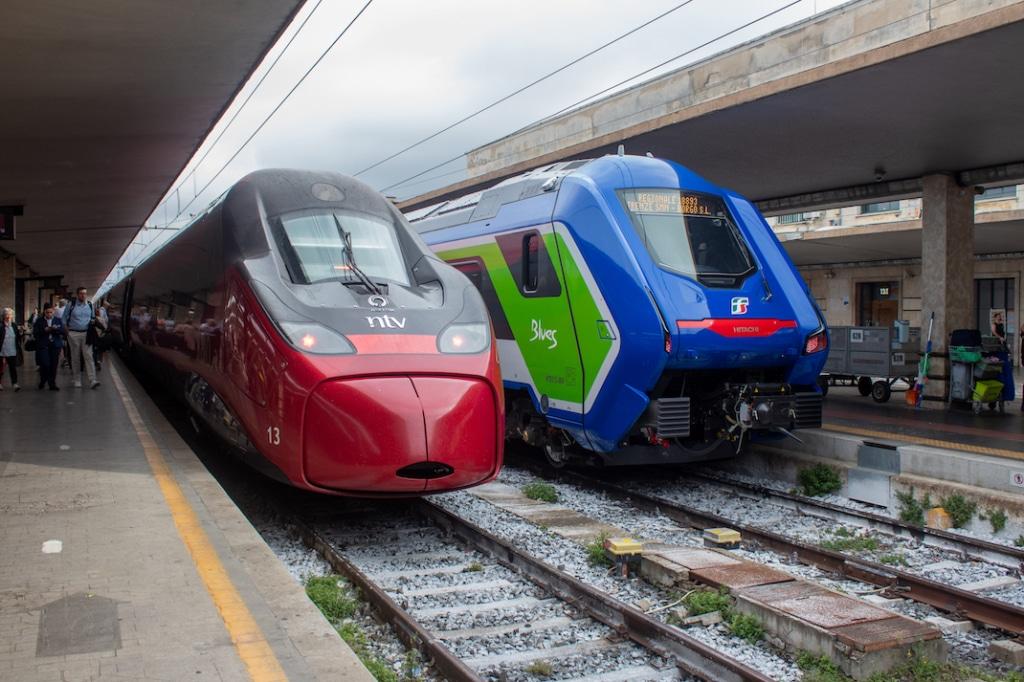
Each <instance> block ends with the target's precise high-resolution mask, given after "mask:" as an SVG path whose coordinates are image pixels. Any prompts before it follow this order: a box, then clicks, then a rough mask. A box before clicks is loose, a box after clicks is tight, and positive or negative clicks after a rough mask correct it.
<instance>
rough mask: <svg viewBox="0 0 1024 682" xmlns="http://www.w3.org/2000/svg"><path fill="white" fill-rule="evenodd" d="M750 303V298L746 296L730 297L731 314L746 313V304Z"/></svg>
mask: <svg viewBox="0 0 1024 682" xmlns="http://www.w3.org/2000/svg"><path fill="white" fill-rule="evenodd" d="M748 305H750V299H749V298H747V297H746V296H737V297H736V298H734V299H732V314H733V315H746V314H747V306H748Z"/></svg>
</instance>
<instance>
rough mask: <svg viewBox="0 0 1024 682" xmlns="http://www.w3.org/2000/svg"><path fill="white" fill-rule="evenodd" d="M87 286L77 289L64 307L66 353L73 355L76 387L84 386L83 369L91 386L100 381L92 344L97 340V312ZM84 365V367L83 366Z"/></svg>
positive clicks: (72, 362)
mask: <svg viewBox="0 0 1024 682" xmlns="http://www.w3.org/2000/svg"><path fill="white" fill-rule="evenodd" d="M87 293H88V292H87V291H86V288H85V287H78V289H77V290H75V297H74V298H72V299H71V302H70V303H68V305H67V307H66V308H64V318H63V319H64V326H65V328H66V329H67V336H68V347H67V350H66V353H67V354H68V355H70V356H71V374H72V377H73V379H74V382H75V383H74V385H75V388H81V387H82V370H83V369H85V373H86V375H87V376H88V378H89V388H96V387H98V386H99V385H100V382H99V381H97V380H96V366H95V365H94V364H93V359H92V345H93V342H94V341H95V339H94V338H90V337H91V336H95V334H96V330H95V323H96V313H95V311H94V310H93V307H92V301H89V300H87V298H86V295H87ZM83 365H84V367H83Z"/></svg>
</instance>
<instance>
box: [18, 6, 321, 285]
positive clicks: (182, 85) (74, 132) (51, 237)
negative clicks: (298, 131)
mask: <svg viewBox="0 0 1024 682" xmlns="http://www.w3.org/2000/svg"><path fill="white" fill-rule="evenodd" d="M300 6H301V0H246V1H245V2H207V1H204V0H175V1H174V2H155V1H153V0H89V1H88V2H39V1H38V0H4V3H3V12H2V21H0V91H2V93H3V94H2V98H0V102H2V105H0V206H8V205H18V206H24V215H23V216H22V217H20V218H17V238H16V239H15V240H14V241H0V248H2V249H4V250H6V251H8V252H12V253H14V254H16V255H17V257H18V259H19V260H20V261H21V262H22V263H24V264H25V265H27V266H29V267H31V268H32V269H33V270H34V271H35V273H37V274H40V275H63V276H64V283H65V284H67V285H68V286H71V287H74V286H78V285H83V286H87V287H89V288H90V289H95V287H96V286H97V285H99V284H100V282H101V281H102V280H103V278H104V277H105V276H106V274H107V272H109V270H110V268H111V267H112V266H113V265H114V263H115V262H116V260H117V258H118V257H119V256H120V255H121V253H122V251H123V250H124V248H125V246H127V244H128V243H129V242H130V241H131V240H132V238H133V237H134V236H135V233H136V232H137V231H138V229H139V227H140V226H141V225H142V224H143V222H144V221H145V220H146V218H147V217H148V216H149V214H150V213H151V212H152V211H153V209H154V207H155V206H156V204H157V202H158V201H159V200H160V199H161V197H162V196H163V194H164V193H165V192H166V191H167V190H168V189H169V187H170V185H171V183H172V182H173V181H174V179H175V178H176V177H177V175H178V174H179V172H180V171H181V169H182V168H183V167H184V166H185V164H186V163H187V162H188V160H189V158H190V157H191V156H192V154H193V152H194V151H195V150H196V148H197V147H198V146H199V144H200V143H201V142H202V140H203V138H204V137H205V136H206V134H207V132H208V131H209V130H210V128H211V127H212V126H213V125H214V123H215V122H216V121H217V119H218V117H219V116H220V115H221V113H222V112H223V111H224V109H225V108H226V107H227V106H228V104H229V103H230V102H231V99H232V97H233V96H234V95H235V94H236V92H237V91H238V90H239V89H240V88H241V86H242V85H243V84H244V83H245V81H246V79H247V78H248V77H249V75H250V74H251V73H252V71H253V69H254V68H255V67H256V66H257V64H259V62H260V60H261V59H262V57H263V55H264V54H265V53H266V51H267V50H268V49H269V48H270V47H271V46H272V45H273V44H274V41H275V40H276V39H277V37H278V36H279V35H280V33H281V32H282V31H283V29H284V28H285V27H286V26H287V25H288V23H289V22H290V21H291V19H292V17H293V15H294V13H295V12H296V11H297V10H298V8H299V7H300Z"/></svg>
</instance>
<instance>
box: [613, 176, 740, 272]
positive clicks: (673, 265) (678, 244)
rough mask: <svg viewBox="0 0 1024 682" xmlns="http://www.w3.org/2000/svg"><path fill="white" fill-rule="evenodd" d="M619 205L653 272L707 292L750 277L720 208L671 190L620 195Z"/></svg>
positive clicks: (714, 200) (703, 197)
mask: <svg viewBox="0 0 1024 682" xmlns="http://www.w3.org/2000/svg"><path fill="white" fill-rule="evenodd" d="M621 194H622V201H623V204H624V205H625V207H626V210H627V211H628V212H629V215H630V218H631V219H632V221H633V225H634V227H635V228H636V230H637V233H638V234H639V235H640V238H641V239H642V240H643V242H644V246H646V247H647V251H648V253H650V255H651V258H653V259H654V260H655V262H657V263H658V265H659V266H661V267H662V268H665V269H667V270H673V271H675V272H678V273H680V274H683V275H686V276H689V277H694V278H696V279H698V280H700V281H701V282H702V283H704V284H707V285H709V286H729V285H732V284H734V283H735V281H736V280H738V279H739V278H741V277H743V276H745V275H747V274H749V273H751V272H753V271H754V265H753V261H752V259H751V257H750V254H749V252H748V251H747V248H746V245H745V244H744V242H743V237H742V236H741V235H740V232H739V230H738V229H737V227H736V225H735V223H734V222H733V220H732V217H731V216H730V215H729V212H728V210H727V209H726V206H725V202H724V201H722V199H720V198H719V197H715V196H711V195H707V194H699V193H696V192H686V191H680V190H675V189H647V190H626V191H623V192H622V193H621Z"/></svg>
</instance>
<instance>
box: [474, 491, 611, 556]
mask: <svg viewBox="0 0 1024 682" xmlns="http://www.w3.org/2000/svg"><path fill="white" fill-rule="evenodd" d="M468 492H469V493H470V494H472V495H475V496H476V497H479V498H480V499H481V500H484V501H485V502H490V503H491V504H493V505H494V506H495V507H498V508H499V509H504V510H505V511H507V512H509V513H510V514H514V515H516V516H518V517H519V518H521V519H524V520H526V521H529V522H530V523H533V524H535V525H537V526H540V527H541V528H546V529H547V530H549V531H551V532H552V533H554V534H555V535H558V536H560V537H563V538H566V539H567V540H572V541H573V542H578V543H580V544H581V545H585V544H587V543H588V542H591V541H592V540H594V538H597V537H600V536H601V535H608V536H617V535H628V533H626V531H624V530H622V529H621V528H618V527H616V526H612V525H610V524H607V523H602V522H600V521H596V520H594V519H592V518H590V517H587V516H584V515H583V514H580V513H579V512H577V511H575V510H572V509H569V508H568V507H563V506H561V505H558V504H553V503H551V502H541V501H539V500H531V499H530V498H528V497H526V495H524V494H523V493H522V492H520V490H519V489H518V488H516V487H514V486H511V485H506V484H505V483H498V482H492V483H487V484H486V485H482V486H477V487H476V488H471V489H470V490H469V491H468Z"/></svg>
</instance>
